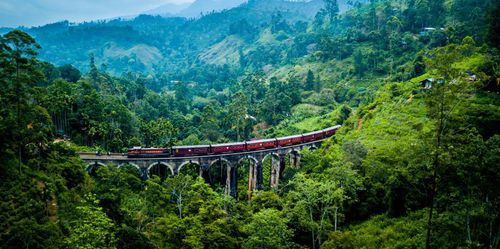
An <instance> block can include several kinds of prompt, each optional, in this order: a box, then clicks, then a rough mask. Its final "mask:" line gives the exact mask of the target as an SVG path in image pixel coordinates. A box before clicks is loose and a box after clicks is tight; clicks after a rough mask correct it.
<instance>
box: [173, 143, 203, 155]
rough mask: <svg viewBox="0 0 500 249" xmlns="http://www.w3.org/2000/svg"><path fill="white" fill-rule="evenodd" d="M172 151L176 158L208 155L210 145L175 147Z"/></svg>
mask: <svg viewBox="0 0 500 249" xmlns="http://www.w3.org/2000/svg"><path fill="white" fill-rule="evenodd" d="M172 151H173V154H174V156H176V157H180V156H197V155H207V154H208V153H210V145H188V146H173V147H172Z"/></svg>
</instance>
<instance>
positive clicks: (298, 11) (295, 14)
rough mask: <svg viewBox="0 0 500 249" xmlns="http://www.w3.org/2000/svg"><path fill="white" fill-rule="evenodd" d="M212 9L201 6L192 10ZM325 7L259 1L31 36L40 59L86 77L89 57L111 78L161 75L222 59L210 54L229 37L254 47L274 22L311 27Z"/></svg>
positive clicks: (52, 28) (60, 27)
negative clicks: (187, 15)
mask: <svg viewBox="0 0 500 249" xmlns="http://www.w3.org/2000/svg"><path fill="white" fill-rule="evenodd" d="M208 3H209V2H204V1H199V2H195V3H193V5H192V6H202V5H203V4H208ZM227 3H228V2H225V4H227ZM233 3H236V2H233ZM213 6H216V5H213ZM217 6H222V5H217ZM224 6H227V5H224ZM321 6H322V1H321V0H314V1H311V2H289V1H283V0H271V1H263V0H259V1H251V2H250V3H244V4H242V5H241V6H239V7H236V8H232V9H229V10H224V11H221V12H215V13H212V14H209V15H204V16H202V17H200V18H198V19H191V20H189V19H187V18H183V17H168V18H164V17H159V16H148V15H140V16H138V17H136V18H134V19H115V20H110V21H100V22H87V23H81V24H77V25H73V24H70V23H68V22H60V23H55V24H49V25H45V26H42V27H36V28H31V29H28V30H26V31H27V32H28V33H30V34H32V35H33V36H35V37H36V39H37V41H38V42H39V43H40V44H41V46H42V50H41V51H40V57H41V58H42V59H44V60H47V61H50V62H52V63H55V64H57V65H63V64H68V63H70V64H73V65H75V66H76V67H77V68H79V69H81V70H83V71H87V70H88V58H89V55H90V54H93V55H94V56H95V57H96V62H97V63H98V65H101V64H103V66H104V67H105V68H106V69H107V70H108V71H109V72H110V73H114V74H121V73H123V72H127V71H131V72H143V73H158V72H165V70H172V67H177V66H179V65H185V64H187V65H189V64H192V63H194V62H196V61H198V62H200V61H199V60H198V58H199V57H200V56H201V57H203V58H220V57H221V56H220V55H211V56H207V50H208V51H209V50H212V51H213V48H212V46H214V45H216V44H218V43H219V42H221V41H224V39H226V37H228V36H230V35H235V34H236V35H239V36H243V37H244V38H245V39H244V40H245V42H243V43H238V44H240V45H241V46H240V47H239V48H241V49H243V48H244V47H245V46H246V47H251V46H252V43H253V40H254V39H257V38H258V37H257V36H258V35H259V33H260V32H261V30H263V29H265V27H268V26H269V25H270V23H271V22H272V20H273V18H274V20H275V21H277V20H278V19H280V20H282V21H283V23H282V24H280V25H284V24H286V25H285V26H288V24H290V25H291V26H293V24H294V23H296V22H298V21H302V22H303V21H311V20H312V19H313V17H314V15H315V13H316V12H317V11H318V10H319V9H320V8H321ZM184 13H187V12H184ZM278 13H279V14H278ZM276 18H278V19H276ZM239 48H233V49H236V50H238V49H239ZM233 57H234V56H233ZM150 59H153V60H152V61H149V60H150ZM202 61H203V60H202ZM231 61H233V62H234V61H235V60H231ZM236 62H237V60H236Z"/></svg>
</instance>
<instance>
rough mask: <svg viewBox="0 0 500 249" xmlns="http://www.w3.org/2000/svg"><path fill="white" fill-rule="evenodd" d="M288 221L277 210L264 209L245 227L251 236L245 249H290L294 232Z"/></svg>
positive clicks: (246, 242)
mask: <svg viewBox="0 0 500 249" xmlns="http://www.w3.org/2000/svg"><path fill="white" fill-rule="evenodd" d="M287 222H288V219H287V218H285V217H283V215H282V214H281V213H280V212H279V211H278V210H276V209H263V210H261V211H259V212H258V213H255V214H253V215H252V218H251V221H250V223H248V224H246V225H245V226H243V230H244V231H245V232H246V233H247V234H248V235H249V236H248V239H247V240H246V241H245V244H244V246H243V248H249V249H253V248H269V249H272V248H276V249H278V248H288V247H289V245H290V241H289V240H290V238H291V236H292V230H291V229H290V228H288V226H287Z"/></svg>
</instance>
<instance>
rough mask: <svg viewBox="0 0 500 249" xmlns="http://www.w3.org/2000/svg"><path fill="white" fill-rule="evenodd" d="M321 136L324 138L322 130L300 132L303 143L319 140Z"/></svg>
mask: <svg viewBox="0 0 500 249" xmlns="http://www.w3.org/2000/svg"><path fill="white" fill-rule="evenodd" d="M323 138H324V132H323V131H313V132H309V133H304V134H302V142H304V143H307V142H312V141H316V140H320V139H323Z"/></svg>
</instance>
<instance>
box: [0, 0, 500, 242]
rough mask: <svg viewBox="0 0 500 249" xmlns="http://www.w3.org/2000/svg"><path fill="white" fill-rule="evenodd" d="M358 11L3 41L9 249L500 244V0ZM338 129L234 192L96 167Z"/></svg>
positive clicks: (335, 9)
mask: <svg viewBox="0 0 500 249" xmlns="http://www.w3.org/2000/svg"><path fill="white" fill-rule="evenodd" d="M344 2H345V1H342V3H344ZM342 6H343V8H342V9H345V11H343V12H341V11H340V8H339V3H338V2H337V1H336V0H324V1H316V0H315V1H310V2H300V1H299V2H293V1H292V2H288V1H283V0H269V1H264V0H252V1H248V3H245V4H243V5H241V6H239V7H236V8H232V9H229V10H223V11H221V12H214V13H208V14H205V15H203V16H201V17H200V18H195V19H186V18H178V17H160V16H148V15H140V16H138V17H136V18H134V19H130V20H124V19H115V20H109V21H106V22H103V21H96V22H86V23H80V24H71V23H69V22H61V23H54V24H49V25H45V26H41V27H33V28H20V29H13V30H9V31H6V32H5V33H2V35H1V36H0V89H1V90H0V141H1V145H2V146H1V147H0V193H1V194H0V248H6V249H7V248H82V249H83V248H117V249H122V248H123V249H125V248H152V249H153V248H155V249H156V248H490V249H493V248H500V193H499V191H498V189H499V187H500V95H499V94H500V71H499V62H500V55H499V48H500V40H499V37H500V22H499V19H498V17H497V14H498V13H499V12H500V1H498V0H486V1H485V0H481V1H480V0H435V1H428V0H398V1H391V0H370V1H347V3H346V5H345V6H348V8H347V7H345V6H344V5H342ZM346 8H347V9H346ZM337 124H339V125H342V128H341V129H340V130H339V131H337V133H336V135H335V136H334V137H332V138H330V139H328V140H327V141H325V142H323V144H322V146H321V147H320V148H318V149H316V150H303V151H301V152H300V154H301V166H300V167H299V168H293V167H287V168H286V170H285V172H284V174H283V176H282V179H280V184H279V185H278V186H277V187H273V188H270V187H265V188H264V189H263V190H259V191H255V192H253V193H247V190H246V188H245V182H243V181H242V182H239V183H238V196H237V197H235V198H233V197H230V196H228V195H226V194H225V193H224V190H223V189H222V188H221V187H220V186H213V185H209V184H207V183H206V182H205V180H204V179H203V178H201V177H199V176H198V174H197V173H196V169H194V170H185V171H181V172H179V174H178V175H176V176H166V175H164V174H157V175H152V177H150V178H149V179H147V180H146V179H143V178H142V177H141V175H140V173H139V172H138V171H137V170H136V169H135V168H134V167H132V166H131V167H120V168H118V167H117V165H110V166H108V167H97V168H94V169H92V170H91V171H87V167H86V166H87V165H85V163H84V161H82V160H81V159H80V158H79V156H78V152H102V153H105V152H114V153H126V151H127V149H128V148H130V147H134V146H142V147H168V146H172V145H200V144H215V143H225V142H236V141H244V140H251V139H254V138H274V137H278V136H286V135H292V134H299V133H304V132H309V131H314V130H319V129H323V128H326V127H330V126H333V125H337ZM265 177H269V173H267V174H265ZM243 178H244V177H243ZM249 197H250V198H249Z"/></svg>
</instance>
